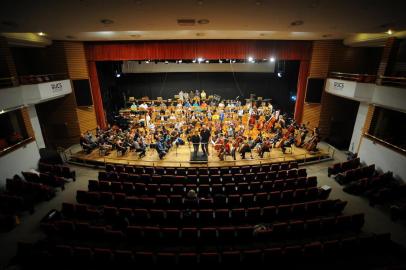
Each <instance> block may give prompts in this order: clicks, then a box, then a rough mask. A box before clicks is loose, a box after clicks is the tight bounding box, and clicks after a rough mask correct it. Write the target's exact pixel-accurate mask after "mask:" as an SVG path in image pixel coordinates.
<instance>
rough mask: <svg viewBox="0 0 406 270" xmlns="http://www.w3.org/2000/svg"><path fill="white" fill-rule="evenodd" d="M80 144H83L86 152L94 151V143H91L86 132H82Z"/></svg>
mask: <svg viewBox="0 0 406 270" xmlns="http://www.w3.org/2000/svg"><path fill="white" fill-rule="evenodd" d="M80 146H82V148H83V151H85V153H87V154H90V153H91V152H92V150H93V149H94V147H93V145H92V143H90V142H89V141H88V140H87V138H86V137H85V136H84V134H82V135H81V136H80Z"/></svg>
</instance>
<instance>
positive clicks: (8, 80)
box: [0, 77, 18, 88]
mask: <svg viewBox="0 0 406 270" xmlns="http://www.w3.org/2000/svg"><path fill="white" fill-rule="evenodd" d="M15 85H18V82H17V79H16V78H15V77H4V78H0V88H6V87H13V86H15Z"/></svg>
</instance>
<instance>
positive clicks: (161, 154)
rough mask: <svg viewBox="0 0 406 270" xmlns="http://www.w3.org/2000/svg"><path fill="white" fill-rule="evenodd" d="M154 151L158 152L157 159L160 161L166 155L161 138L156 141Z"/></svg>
mask: <svg viewBox="0 0 406 270" xmlns="http://www.w3.org/2000/svg"><path fill="white" fill-rule="evenodd" d="M156 150H157V152H158V155H159V159H162V158H163V157H164V156H165V155H166V153H167V148H166V146H165V141H164V139H163V138H162V137H160V138H159V140H158V141H157V145H156Z"/></svg>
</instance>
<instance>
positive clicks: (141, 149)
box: [133, 138, 146, 158]
mask: <svg viewBox="0 0 406 270" xmlns="http://www.w3.org/2000/svg"><path fill="white" fill-rule="evenodd" d="M133 146H134V150H135V152H137V153H140V155H139V157H140V158H142V157H145V148H146V147H145V145H144V143H143V142H142V139H141V138H138V139H136V140H134V145H133Z"/></svg>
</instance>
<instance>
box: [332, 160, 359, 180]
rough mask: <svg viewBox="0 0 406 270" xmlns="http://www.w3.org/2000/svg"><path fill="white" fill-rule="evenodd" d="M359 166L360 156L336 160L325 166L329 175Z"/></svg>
mask: <svg viewBox="0 0 406 270" xmlns="http://www.w3.org/2000/svg"><path fill="white" fill-rule="evenodd" d="M359 166H360V158H355V159H351V160H347V161H344V162H338V163H335V164H333V165H332V166H330V167H328V168H327V174H328V176H329V177H330V176H331V175H333V174H338V173H342V172H346V171H348V170H351V169H356V168H358V167H359Z"/></svg>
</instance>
